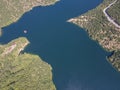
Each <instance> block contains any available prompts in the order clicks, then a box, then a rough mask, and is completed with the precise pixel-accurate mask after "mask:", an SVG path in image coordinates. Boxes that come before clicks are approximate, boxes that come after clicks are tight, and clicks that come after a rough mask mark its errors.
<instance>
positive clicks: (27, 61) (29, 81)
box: [0, 38, 56, 90]
mask: <svg viewBox="0 0 120 90" xmlns="http://www.w3.org/2000/svg"><path fill="white" fill-rule="evenodd" d="M28 43H29V42H28V41H27V39H25V38H18V39H16V40H13V41H11V42H10V43H8V44H6V45H1V46H0V90H56V89H55V86H54V84H53V82H52V73H51V70H52V68H51V66H50V65H49V64H47V63H45V62H43V61H42V60H41V58H39V57H38V56H37V55H32V54H27V53H24V54H21V53H20V52H21V50H23V49H24V47H25V46H26V45H27V44H28ZM12 47H13V48H12ZM11 49H12V50H11Z"/></svg>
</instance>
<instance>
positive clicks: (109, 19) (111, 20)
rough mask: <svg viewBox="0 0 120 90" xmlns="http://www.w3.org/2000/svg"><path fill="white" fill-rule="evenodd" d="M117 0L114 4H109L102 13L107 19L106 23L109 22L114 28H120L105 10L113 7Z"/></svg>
mask: <svg viewBox="0 0 120 90" xmlns="http://www.w3.org/2000/svg"><path fill="white" fill-rule="evenodd" d="M117 1H118V0H115V1H114V2H112V3H111V4H109V5H108V6H107V7H106V8H104V9H103V13H104V14H105V16H106V17H107V19H108V21H109V22H111V23H112V24H113V25H114V26H115V27H117V28H120V25H119V24H118V23H116V22H115V21H114V20H113V19H112V18H111V17H110V16H109V15H108V13H107V10H108V9H109V8H110V7H111V6H112V5H114V4H115V3H116V2H117Z"/></svg>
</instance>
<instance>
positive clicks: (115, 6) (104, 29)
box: [68, 0, 120, 71]
mask: <svg viewBox="0 0 120 90" xmlns="http://www.w3.org/2000/svg"><path fill="white" fill-rule="evenodd" d="M68 22H71V23H74V24H76V25H78V26H80V27H82V28H84V29H85V30H86V31H87V32H88V34H89V36H90V37H91V38H92V39H93V40H95V41H97V42H98V43H99V44H100V45H101V46H102V47H103V48H104V49H105V50H107V51H108V52H113V53H112V55H111V56H108V57H107V60H108V61H109V62H110V63H111V64H112V65H113V67H115V68H116V69H117V70H118V71H120V0H104V1H103V2H102V3H101V4H100V5H99V6H98V7H96V8H95V9H92V10H90V11H88V12H87V13H85V14H82V15H80V16H78V17H75V18H72V19H70V20H68Z"/></svg>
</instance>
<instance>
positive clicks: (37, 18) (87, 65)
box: [0, 0, 120, 90]
mask: <svg viewBox="0 0 120 90" xmlns="http://www.w3.org/2000/svg"><path fill="white" fill-rule="evenodd" d="M101 2H102V0H61V1H60V2H58V3H56V4H55V5H52V6H47V7H35V8H34V9H33V10H31V11H29V12H27V13H25V14H24V15H23V16H22V17H21V18H20V20H18V21H17V22H16V23H13V24H11V25H9V26H7V27H4V28H3V36H2V37H1V38H0V42H1V43H7V42H9V41H11V40H13V39H16V38H18V37H21V36H22V37H26V38H27V39H28V40H29V41H30V45H28V47H27V48H26V49H25V52H28V53H33V54H38V55H39V56H40V57H41V58H42V59H43V60H44V61H46V62H48V63H49V64H51V66H52V68H53V80H54V83H55V85H56V88H57V90H120V73H118V72H117V71H116V70H115V69H114V68H113V67H112V66H111V65H110V64H109V63H108V62H107V60H106V56H108V55H109V54H110V53H108V52H106V51H104V50H103V49H102V48H101V47H100V46H99V45H98V44H97V43H96V42H95V41H92V40H91V39H90V38H89V37H88V34H87V33H86V32H85V30H83V29H81V28H79V27H78V26H76V25H74V24H71V23H68V22H66V21H67V20H68V19H70V18H72V17H76V16H78V15H80V14H83V13H85V12H87V11H88V10H90V9H92V8H95V7H96V6H97V5H99V4H100V3H101ZM24 30H27V33H26V34H25V33H24V32H23V31H24Z"/></svg>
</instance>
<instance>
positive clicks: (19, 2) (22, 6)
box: [0, 0, 58, 35]
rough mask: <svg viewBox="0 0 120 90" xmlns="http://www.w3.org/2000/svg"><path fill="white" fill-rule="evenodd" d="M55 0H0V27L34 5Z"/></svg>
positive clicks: (49, 3)
mask: <svg viewBox="0 0 120 90" xmlns="http://www.w3.org/2000/svg"><path fill="white" fill-rule="evenodd" d="M57 1H58V0H0V29H1V28H2V27H5V26H7V25H9V24H11V23H13V22H16V21H17V20H18V19H19V18H20V17H21V16H22V15H23V14H24V13H25V12H27V11H29V10H31V9H32V8H33V7H35V6H47V5H51V4H54V3H55V2H57ZM0 35H1V31H0Z"/></svg>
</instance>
